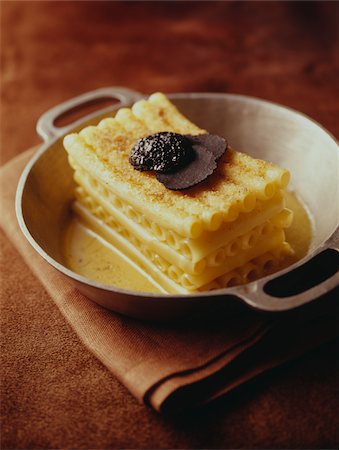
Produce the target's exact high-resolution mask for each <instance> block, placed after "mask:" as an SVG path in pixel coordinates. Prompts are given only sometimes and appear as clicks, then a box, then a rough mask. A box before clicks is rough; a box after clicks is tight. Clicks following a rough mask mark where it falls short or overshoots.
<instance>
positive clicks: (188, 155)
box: [129, 131, 194, 172]
mask: <svg viewBox="0 0 339 450" xmlns="http://www.w3.org/2000/svg"><path fill="white" fill-rule="evenodd" d="M193 158H194V151H193V149H192V144H191V143H190V141H189V140H188V139H187V138H186V137H185V136H183V135H181V134H178V133H172V132H169V131H164V132H160V133H155V134H151V135H150V136H146V137H144V138H142V139H138V140H137V142H136V143H135V145H134V146H133V148H132V151H131V154H130V156H129V162H130V163H131V164H132V166H133V167H134V168H135V169H137V170H140V171H145V170H155V171H156V172H170V171H171V172H172V171H175V170H177V168H180V167H183V166H185V165H186V164H188V163H189V162H190V161H191V160H192V159H193Z"/></svg>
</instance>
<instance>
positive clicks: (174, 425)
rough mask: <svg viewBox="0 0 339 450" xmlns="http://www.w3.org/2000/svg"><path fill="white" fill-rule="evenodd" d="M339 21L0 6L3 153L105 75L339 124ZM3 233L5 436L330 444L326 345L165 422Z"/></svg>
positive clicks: (287, 11) (193, 444) (329, 10)
mask: <svg viewBox="0 0 339 450" xmlns="http://www.w3.org/2000/svg"><path fill="white" fill-rule="evenodd" d="M338 25H339V23H338V3H336V2H312V3H308V2H264V3H260V2H152V3H148V2H137V3H134V2H125V3H121V2H30V1H28V2H27V1H24V2H12V1H11V2H1V57H2V61H1V62H2V64H1V70H2V77H1V84H2V90H1V110H2V121H1V160H2V162H3V163H4V162H6V161H8V160H9V159H10V158H11V157H13V156H15V155H17V154H18V153H20V152H22V151H24V150H25V149H26V148H28V147H30V146H32V145H34V144H37V143H39V138H38V137H37V135H36V133H35V123H36V121H37V119H38V117H39V116H40V115H41V114H42V113H43V112H44V111H45V110H47V109H48V108H50V107H52V106H54V105H55V104H57V103H60V102H61V101H63V100H66V99H68V98H70V97H73V96H75V95H78V94H80V93H82V92H85V91H88V90H92V89H96V88H98V87H103V86H109V85H111V86H112V85H120V86H127V87H129V88H132V89H135V90H139V91H142V92H145V93H151V92H154V91H157V90H161V91H163V92H189V91H191V92H192V91H218V92H233V93H241V94H248V95H253V96H256V97H261V98H265V99H268V100H271V101H276V102H279V103H282V104H284V105H287V106H290V107H293V108H296V109H298V110H300V111H302V112H304V113H306V114H308V115H310V116H311V117H313V118H314V119H316V120H318V121H319V122H321V123H322V124H323V125H324V126H325V127H326V128H328V129H329V130H330V131H331V132H332V133H333V134H334V135H336V136H338V135H339V102H338V97H339V96H338V94H339V92H338V66H339V62H338V44H339V42H338V34H337V31H336V30H337V29H338ZM1 244H2V247H3V252H2V256H3V257H2V264H1V282H2V283H1V294H2V295H1V296H2V311H1V312H2V319H1V322H2V327H1V328H2V413H3V416H4V417H3V422H2V429H1V438H2V448H60V447H63V448H66V447H67V448H69V447H72V448H122V447H123V448H126V447H129V448H203V447H204V448H282V447H285V448H327V447H331V448H334V447H336V446H337V445H338V435H336V414H335V410H336V408H337V407H338V404H337V399H336V394H335V391H336V375H337V366H336V362H335V356H334V355H335V344H329V345H326V346H323V347H322V348H321V349H319V350H316V351H314V352H312V353H311V354H309V355H307V356H305V357H303V358H302V359H300V360H298V361H297V362H293V363H290V364H289V365H287V366H285V367H284V368H281V369H279V370H277V371H274V372H273V373H271V374H267V375H265V376H263V377H261V378H259V379H257V380H255V381H254V382H252V383H250V384H248V385H247V386H245V387H243V388H241V389H239V390H238V391H237V392H234V393H233V394H232V395H231V396H228V397H226V398H224V399H222V400H220V401H218V402H217V403H215V404H214V405H210V406H209V407H208V408H206V409H204V410H202V411H198V412H196V413H194V414H191V415H189V416H185V417H177V418H171V419H169V418H166V419H165V418H162V417H159V416H158V415H156V414H155V413H153V412H152V411H150V410H148V409H147V408H145V407H144V406H142V405H139V404H138V403H137V402H136V401H135V400H134V398H133V397H132V396H131V395H130V394H129V393H128V392H127V391H126V389H125V388H124V387H123V386H121V385H120V384H119V382H118V381H117V380H116V379H115V378H114V377H113V376H112V375H111V374H110V373H109V372H108V371H107V370H106V369H105V368H104V367H103V366H102V365H101V364H100V363H99V362H98V361H97V360H96V359H95V358H94V357H93V356H92V355H91V354H90V353H89V352H88V351H87V350H85V349H84V347H83V346H82V344H81V343H80V342H79V341H78V339H77V337H76V336H75V335H74V333H73V332H72V330H71V329H70V327H69V326H68V325H67V323H65V321H64V319H63V318H62V316H61V315H60V313H59V312H58V310H57V309H56V307H55V306H54V305H53V304H52V302H51V300H50V298H49V297H48V295H47V294H46V293H45V291H44V290H43V288H42V287H41V286H40V284H39V283H38V282H37V281H36V280H35V279H34V277H33V275H32V274H31V273H30V271H29V270H28V269H27V267H26V266H25V264H24V263H23V261H22V259H21V258H20V257H19V255H18V254H17V253H16V251H15V250H14V248H13V247H12V246H11V244H10V243H9V242H8V241H7V240H6V238H5V237H4V235H3V234H2V235H1ZM18 274H19V276H18Z"/></svg>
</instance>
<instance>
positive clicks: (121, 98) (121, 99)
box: [36, 86, 143, 142]
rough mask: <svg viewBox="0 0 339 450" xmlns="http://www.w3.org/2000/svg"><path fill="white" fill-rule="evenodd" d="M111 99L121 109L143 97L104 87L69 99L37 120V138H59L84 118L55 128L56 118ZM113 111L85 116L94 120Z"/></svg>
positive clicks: (123, 90)
mask: <svg viewBox="0 0 339 450" xmlns="http://www.w3.org/2000/svg"><path fill="white" fill-rule="evenodd" d="M107 98H112V99H114V100H118V104H117V105H115V107H116V108H121V107H122V106H127V105H130V104H131V103H134V102H135V101H137V100H140V99H141V98H143V95H142V94H141V93H139V92H136V91H132V90H130V89H126V88H123V87H115V86H112V87H105V88H100V89H96V90H94V91H90V92H86V93H85V94H82V95H79V96H78V97H74V98H71V99H70V100H66V101H65V102H63V103H60V104H59V105H57V106H54V107H53V108H51V109H49V110H48V111H46V112H45V113H44V114H43V115H42V116H41V117H40V119H39V120H38V122H37V126H36V130H37V132H38V134H39V136H41V137H42V139H43V140H44V141H45V142H47V141H50V140H51V139H54V138H55V137H60V136H62V135H64V134H66V133H67V132H68V131H69V130H71V129H73V128H75V127H76V126H77V125H80V124H81V123H82V122H83V121H84V118H83V117H82V118H81V119H78V120H76V121H74V122H73V123H71V124H69V125H67V126H65V127H57V126H55V124H54V123H55V121H56V119H57V118H58V117H60V116H62V115H64V114H66V113H67V112H70V111H71V110H74V109H78V108H79V109H80V108H81V106H84V105H86V104H88V103H90V102H94V101H96V100H100V99H107ZM112 109H114V107H112V106H108V107H106V108H103V109H101V110H99V111H95V112H94V113H91V114H89V115H87V116H86V118H87V119H91V118H94V117H95V116H98V115H100V114H105V113H106V112H107V113H108V112H110V111H112Z"/></svg>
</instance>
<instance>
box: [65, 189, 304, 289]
mask: <svg viewBox="0 0 339 450" xmlns="http://www.w3.org/2000/svg"><path fill="white" fill-rule="evenodd" d="M286 206H287V207H288V208H290V209H291V210H292V211H293V212H294V219H293V222H292V225H291V226H290V228H288V229H287V230H286V240H287V242H289V244H290V245H291V246H292V248H293V249H294V251H295V258H294V260H293V261H292V262H294V261H296V260H298V259H301V258H303V257H304V256H305V255H306V254H307V251H308V248H309V245H310V242H311V238H312V226H311V221H310V218H309V216H308V214H307V212H306V209H305V208H304V207H303V205H302V203H301V202H300V201H299V200H298V198H297V197H296V196H295V195H294V194H293V193H287V194H286ZM64 255H65V262H66V265H67V267H69V268H70V269H71V270H73V271H74V272H76V273H78V274H80V275H83V276H84V277H87V278H89V279H91V280H94V281H98V282H100V283H104V284H107V285H112V286H117V287H120V288H124V289H130V290H135V291H143V292H160V290H159V289H158V288H157V287H155V286H154V285H153V284H152V282H151V281H150V280H149V279H147V278H146V277H145V276H144V275H142V274H141V273H139V272H138V270H137V269H136V268H135V267H133V266H132V265H131V264H130V263H129V262H128V261H127V260H126V259H125V258H124V257H123V255H122V254H121V253H120V252H119V251H117V250H116V249H115V248H114V247H113V246H112V245H110V244H108V243H106V241H104V240H103V239H101V238H100V237H98V236H97V235H96V234H95V233H93V232H92V231H90V230H88V229H87V228H85V227H84V226H83V225H82V224H80V223H79V221H78V220H76V218H72V219H71V221H70V223H69V225H68V227H67V231H66V234H65V251H64Z"/></svg>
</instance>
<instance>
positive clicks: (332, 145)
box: [16, 87, 339, 319]
mask: <svg viewBox="0 0 339 450" xmlns="http://www.w3.org/2000/svg"><path fill="white" fill-rule="evenodd" d="M142 97H144V96H143V95H142V94H140V93H137V92H133V91H131V90H128V89H125V88H117V87H109V88H104V89H99V90H96V91H93V92H89V93H86V94H84V95H81V96H79V97H76V98H74V99H72V100H69V101H67V102H65V103H62V104H61V105H58V106H56V107H54V108H52V109H51V110H49V111H48V112H46V113H45V114H44V115H43V116H42V117H41V118H40V120H39V121H38V124H37V131H38V133H39V135H40V136H41V137H42V138H43V139H44V144H43V145H42V146H41V148H40V150H39V151H38V152H37V153H36V154H35V155H34V157H33V158H32V160H31V161H30V162H29V163H28V165H27V167H26V168H25V170H24V172H23V174H22V176H21V179H20V181H19V185H18V189H17V196H16V211H17V217H18V221H19V224H20V227H21V229H22V231H23V233H24V235H25V236H26V238H27V239H28V241H29V242H30V243H31V245H32V246H33V247H34V249H35V250H36V251H37V252H38V253H39V254H40V255H41V256H42V257H43V258H44V259H45V260H46V261H47V262H48V263H50V264H51V265H52V266H53V267H55V268H56V269H58V270H59V271H60V272H61V273H63V274H64V275H65V276H66V277H67V278H68V279H69V280H71V281H72V282H73V283H74V284H75V285H76V287H77V288H78V289H79V291H81V292H82V293H83V294H85V295H86V296H87V297H89V298H90V299H92V300H93V301H95V302H96V303H98V304H100V305H102V306H104V307H106V308H108V309H111V310H114V311H117V312H119V313H122V314H126V315H129V316H132V317H138V318H143V319H172V318H178V317H192V316H196V315H201V314H207V313H212V314H219V310H220V309H222V310H223V311H225V314H229V313H230V312H231V311H233V309H234V308H235V309H237V307H238V306H240V307H241V308H243V307H244V306H245V307H250V308H254V309H255V310H259V311H266V312H272V313H273V312H274V313H277V312H282V311H287V310H291V309H294V308H297V307H300V306H302V305H305V304H307V303H309V302H311V301H313V302H314V301H315V300H316V299H319V298H320V297H322V296H323V295H324V294H326V293H328V292H330V291H332V290H333V289H334V288H335V287H336V286H337V285H338V281H339V280H338V279H339V274H338V255H339V253H338V246H339V243H338V241H339V233H338V219H339V202H338V160H339V151H338V144H337V142H336V140H335V139H334V137H333V136H331V135H330V133H329V132H328V131H326V130H325V129H324V128H322V127H321V126H320V125H319V124H317V123H316V122H314V121H313V120H311V119H310V118H308V117H306V116H304V115H303V114H300V113H298V112H296V111H293V110H291V109H288V108H285V107H282V106H279V105H276V104H273V103H269V102H266V101H263V100H258V99H255V98H250V97H245V96H240V95H230V94H208V93H194V94H192V93H191V94H173V95H170V96H169V97H170V98H171V100H172V101H173V102H174V103H175V104H176V105H177V106H178V107H179V108H180V110H181V111H183V113H184V114H186V115H187V116H188V117H189V118H191V119H192V120H193V121H194V122H196V123H197V124H198V125H200V126H201V127H203V128H205V129H208V130H209V131H210V132H211V133H217V134H220V135H223V136H226V137H227V139H228V140H229V142H230V143H231V145H232V146H233V147H234V148H236V149H237V150H239V151H244V152H247V153H249V154H251V155H253V156H256V157H259V158H262V159H266V160H269V161H273V162H275V163H277V164H279V165H281V166H283V167H287V168H288V169H289V170H290V171H291V173H292V182H291V187H292V189H295V190H296V192H298V194H299V196H300V197H301V198H302V199H303V201H304V202H305V204H306V205H307V206H308V208H309V211H310V214H311V216H312V218H313V227H314V230H313V240H312V242H311V246H310V250H309V253H308V255H307V256H306V257H305V258H304V259H302V260H301V261H298V262H297V263H296V264H294V265H292V266H290V267H289V268H287V269H285V270H283V271H280V272H278V273H275V274H274V275H272V276H268V277H265V278H262V279H260V280H258V281H254V282H252V283H249V284H247V285H244V286H239V287H233V288H228V289H221V290H216V291H212V292H208V293H197V294H192V295H162V294H150V293H140V292H135V291H128V290H123V289H119V288H115V287H113V286H107V285H103V284H100V283H98V282H95V281H92V280H89V279H87V278H85V277H83V276H80V275H78V274H77V273H74V272H72V271H71V270H69V269H68V268H67V267H65V265H64V262H63V255H62V251H61V240H62V233H63V229H64V225H65V221H67V217H68V212H69V205H70V202H71V200H72V198H73V188H74V182H73V179H72V170H71V169H70V167H69V165H68V162H67V157H66V152H65V151H64V149H63V146H62V137H63V136H64V135H65V134H66V133H68V132H70V131H71V130H78V129H81V128H82V127H84V126H86V125H89V124H96V123H98V122H99V121H100V120H101V119H102V118H103V117H105V116H108V115H114V112H115V110H116V109H117V108H120V107H121V106H124V105H131V104H132V103H134V102H135V101H136V100H138V99H140V98H142ZM102 98H113V99H116V100H118V102H119V103H118V104H117V105H115V106H114V107H110V108H106V109H105V110H100V111H98V112H96V113H94V114H91V115H88V116H86V117H84V118H82V119H81V120H77V121H76V122H74V123H73V124H72V125H68V126H67V127H63V128H57V127H56V126H55V125H54V123H55V120H56V119H57V118H58V117H60V116H61V115H64V114H66V113H67V112H69V111H71V110H73V109H74V108H76V107H80V106H82V105H84V104H87V103H88V102H89V101H94V100H98V99H102ZM51 187H52V188H51ZM301 281H303V282H302V283H301ZM241 308H240V309H241ZM245 309H246V308H245Z"/></svg>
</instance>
